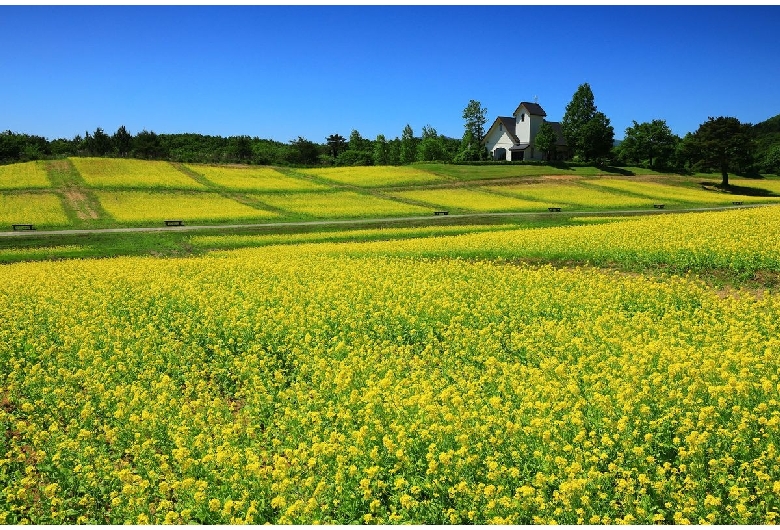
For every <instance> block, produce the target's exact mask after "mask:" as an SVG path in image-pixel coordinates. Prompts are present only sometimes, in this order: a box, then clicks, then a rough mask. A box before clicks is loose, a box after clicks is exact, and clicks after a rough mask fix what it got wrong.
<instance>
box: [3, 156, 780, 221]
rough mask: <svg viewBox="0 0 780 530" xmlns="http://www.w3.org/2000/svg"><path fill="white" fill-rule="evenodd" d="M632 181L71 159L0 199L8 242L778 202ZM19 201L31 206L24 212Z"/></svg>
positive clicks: (33, 173)
mask: <svg viewBox="0 0 780 530" xmlns="http://www.w3.org/2000/svg"><path fill="white" fill-rule="evenodd" d="M635 170H636V168H633V169H632V168H629V169H627V170H615V169H608V170H601V169H598V168H578V167H577V168H568V167H563V168H556V167H552V166H537V165H528V166H523V165H496V166H455V165H444V164H415V165H413V166H403V167H393V166H381V167H337V168H316V169H281V168H272V167H258V166H245V167H236V166H215V165H199V164H189V165H183V164H171V163H168V162H162V161H143V160H134V159H112V158H78V157H74V158H69V159H64V160H58V161H56V163H54V162H49V163H42V162H29V163H24V164H12V165H9V166H2V167H0V196H2V197H3V200H4V201H6V203H7V205H6V208H5V211H4V213H3V214H2V216H0V222H2V223H4V224H5V230H11V226H10V224H11V223H35V224H38V225H41V226H47V227H63V228H65V227H71V228H110V227H119V226H156V225H158V224H159V223H160V220H161V219H171V218H177V219H181V220H186V221H196V220H197V221H198V222H201V223H204V224H218V223H223V222H236V223H241V222H249V221H252V220H266V221H272V222H275V221H280V222H284V221H299V220H319V219H321V220H328V219H347V218H348V219H361V218H364V219H370V218H376V217H393V216H398V217H406V216H417V215H419V216H420V217H421V218H425V217H426V216H432V214H433V211H435V210H448V211H450V212H451V213H482V212H484V213H496V212H537V211H538V212H546V211H547V208H548V207H550V206H562V207H563V208H564V211H566V210H568V211H574V210H584V211H587V210H590V211H609V210H623V209H643V208H647V209H648V211H652V209H653V203H658V202H662V203H665V204H667V205H668V208H671V209H673V208H688V207H695V206H717V205H730V204H731V202H734V201H737V200H738V201H741V202H744V203H746V204H755V203H771V202H777V201H778V200H779V199H780V179H778V178H776V177H773V178H768V179H763V180H747V179H736V178H735V179H732V182H733V183H734V184H735V186H736V187H735V188H734V189H733V190H732V191H733V193H724V192H722V191H718V190H717V189H715V188H714V186H708V189H703V188H702V187H701V186H700V185H699V184H700V183H701V176H694V177H681V176H663V175H647V176H641V177H634V176H622V177H618V176H616V174H618V173H620V172H623V173H631V172H635ZM636 171H638V170H636ZM714 180H715V181H716V182H713V183H711V184H715V183H717V179H714ZM42 189H50V190H51V192H52V193H53V195H46V194H44V193H40V191H41V190H42ZM14 197H16V198H14ZM53 197H54V198H59V201H60V203H61V205H62V207H63V208H64V212H65V213H64V217H63V213H62V212H61V211H58V208H57V207H56V206H54V205H53V204H54V203H53V202H52V198H53ZM24 201H27V202H28V203H29V204H26V205H25V206H21V203H22V202H24ZM39 201H40V202H39ZM54 202H56V201H54ZM85 212H86V213H85Z"/></svg>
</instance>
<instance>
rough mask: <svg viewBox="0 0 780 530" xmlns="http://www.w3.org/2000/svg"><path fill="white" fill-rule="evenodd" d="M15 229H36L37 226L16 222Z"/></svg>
mask: <svg viewBox="0 0 780 530" xmlns="http://www.w3.org/2000/svg"><path fill="white" fill-rule="evenodd" d="M12 226H13V228H14V230H35V227H34V226H33V225H27V224H15V225H12Z"/></svg>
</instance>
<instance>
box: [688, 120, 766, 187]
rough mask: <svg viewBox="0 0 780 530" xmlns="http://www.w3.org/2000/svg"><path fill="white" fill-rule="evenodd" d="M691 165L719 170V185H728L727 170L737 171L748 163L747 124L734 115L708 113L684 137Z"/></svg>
mask: <svg viewBox="0 0 780 530" xmlns="http://www.w3.org/2000/svg"><path fill="white" fill-rule="evenodd" d="M688 141H689V142H690V143H692V146H691V147H690V148H689V149H690V152H692V153H693V156H694V157H695V158H694V160H695V165H696V166H698V167H699V168H700V169H704V170H715V171H720V173H721V176H722V177H723V180H722V183H721V185H722V186H723V187H728V185H729V171H732V172H737V171H739V170H740V169H744V168H745V166H746V165H747V164H748V163H749V162H748V161H749V158H750V154H751V148H752V138H751V130H750V126H749V125H745V124H742V123H740V122H739V120H738V119H737V118H734V117H726V116H720V117H718V118H712V117H710V118H709V119H708V120H707V121H706V122H704V123H702V124H701V125H699V128H698V129H697V130H696V133H694V135H693V136H692V137H689V138H688Z"/></svg>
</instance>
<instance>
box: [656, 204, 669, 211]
mask: <svg viewBox="0 0 780 530" xmlns="http://www.w3.org/2000/svg"><path fill="white" fill-rule="evenodd" d="M664 206H666V205H665V204H654V205H653V208H658V209H659V210H663V209H664Z"/></svg>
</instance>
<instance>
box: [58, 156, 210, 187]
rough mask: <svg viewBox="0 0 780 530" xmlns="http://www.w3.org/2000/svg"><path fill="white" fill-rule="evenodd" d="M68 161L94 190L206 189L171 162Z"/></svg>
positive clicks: (116, 159) (123, 159) (95, 159)
mask: <svg viewBox="0 0 780 530" xmlns="http://www.w3.org/2000/svg"><path fill="white" fill-rule="evenodd" d="M68 160H69V161H70V162H71V163H72V164H73V166H74V167H75V168H76V170H78V172H79V173H80V174H81V177H82V178H83V179H84V181H85V182H86V183H87V185H88V186H90V187H93V188H154V189H166V188H169V189H187V190H202V189H206V186H204V185H203V184H201V183H200V182H197V181H196V180H194V179H192V178H191V177H189V176H188V175H185V174H184V173H182V172H181V171H179V170H178V169H176V168H174V167H173V166H172V165H171V164H170V163H168V162H162V161H156V160H136V159H133V158H89V157H71V158H69V159H68Z"/></svg>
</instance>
